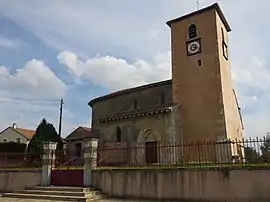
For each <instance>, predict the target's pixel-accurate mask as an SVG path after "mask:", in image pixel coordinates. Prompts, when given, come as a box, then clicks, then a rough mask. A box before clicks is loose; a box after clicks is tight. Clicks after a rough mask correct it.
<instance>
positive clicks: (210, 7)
mask: <svg viewBox="0 0 270 202" xmlns="http://www.w3.org/2000/svg"><path fill="white" fill-rule="evenodd" d="M211 9H215V10H216V11H217V13H218V14H219V17H220V18H221V20H222V22H223V23H224V25H225V27H226V29H227V31H228V32H230V31H231V27H230V25H229V23H228V21H227V20H226V18H225V16H224V14H223V12H222V10H221V8H220V6H219V5H218V3H215V4H212V5H211V6H208V7H205V8H203V9H200V10H198V11H195V12H192V13H189V14H187V15H184V16H181V17H179V18H175V19H173V20H169V21H168V22H167V23H166V24H167V25H168V26H169V27H171V25H172V24H173V23H175V22H178V21H180V20H184V19H186V18H188V17H191V16H193V15H197V14H200V13H203V12H205V11H208V10H211Z"/></svg>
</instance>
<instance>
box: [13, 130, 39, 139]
mask: <svg viewBox="0 0 270 202" xmlns="http://www.w3.org/2000/svg"><path fill="white" fill-rule="evenodd" d="M12 129H13V130H15V131H17V132H18V133H20V134H23V135H24V136H26V137H27V138H29V139H31V138H32V137H33V136H34V135H35V134H36V131H34V130H29V129H25V128H12Z"/></svg>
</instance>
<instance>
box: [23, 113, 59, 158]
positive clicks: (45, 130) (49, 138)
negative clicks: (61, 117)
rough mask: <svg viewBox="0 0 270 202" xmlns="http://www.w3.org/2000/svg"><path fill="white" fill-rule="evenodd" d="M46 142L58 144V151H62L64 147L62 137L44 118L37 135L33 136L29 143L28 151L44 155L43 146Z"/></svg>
mask: <svg viewBox="0 0 270 202" xmlns="http://www.w3.org/2000/svg"><path fill="white" fill-rule="evenodd" d="M45 142H58V143H59V144H58V145H57V146H58V147H57V149H58V150H59V149H62V147H63V146H62V140H61V137H60V136H59V135H58V134H57V132H56V130H55V128H54V126H53V125H52V124H51V123H48V122H47V121H46V119H45V118H44V119H42V121H41V123H40V124H39V125H38V127H37V129H36V134H35V135H34V136H33V138H32V139H31V141H30V143H29V146H28V151H30V152H35V153H42V151H43V144H44V143H45Z"/></svg>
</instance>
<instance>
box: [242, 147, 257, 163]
mask: <svg viewBox="0 0 270 202" xmlns="http://www.w3.org/2000/svg"><path fill="white" fill-rule="evenodd" d="M245 159H246V161H247V163H260V162H261V156H260V154H259V153H258V152H257V151H256V150H255V149H253V148H252V147H245Z"/></svg>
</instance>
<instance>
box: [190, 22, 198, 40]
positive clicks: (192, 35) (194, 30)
mask: <svg viewBox="0 0 270 202" xmlns="http://www.w3.org/2000/svg"><path fill="white" fill-rule="evenodd" d="M188 37H189V39H193V38H196V37H197V27H196V25H195V24H191V25H189V27H188Z"/></svg>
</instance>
